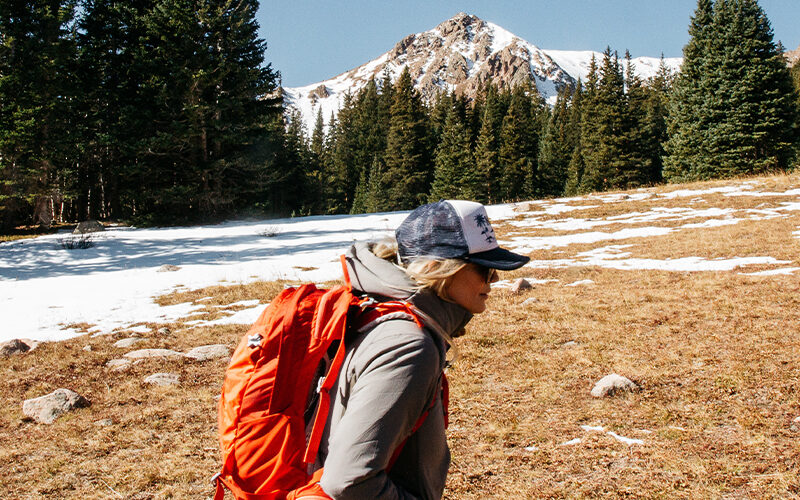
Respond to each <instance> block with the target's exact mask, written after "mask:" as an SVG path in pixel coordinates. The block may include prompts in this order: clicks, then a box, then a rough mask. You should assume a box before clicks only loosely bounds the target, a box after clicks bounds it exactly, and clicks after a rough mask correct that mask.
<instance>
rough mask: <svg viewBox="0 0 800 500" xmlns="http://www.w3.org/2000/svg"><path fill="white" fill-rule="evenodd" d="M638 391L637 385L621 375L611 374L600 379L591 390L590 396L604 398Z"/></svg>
mask: <svg viewBox="0 0 800 500" xmlns="http://www.w3.org/2000/svg"><path fill="white" fill-rule="evenodd" d="M636 389H638V387H637V385H636V384H634V383H633V382H631V381H630V380H629V379H627V378H625V377H623V376H622V375H617V374H616V373H612V374H611V375H606V376H605V377H603V378H601V379H600V380H599V381H598V382H597V383H596V384H595V385H594V388H593V389H592V396H594V397H596V398H602V397H605V396H613V395H614V394H616V393H617V392H621V391H633V390H636Z"/></svg>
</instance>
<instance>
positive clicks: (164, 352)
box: [124, 349, 183, 359]
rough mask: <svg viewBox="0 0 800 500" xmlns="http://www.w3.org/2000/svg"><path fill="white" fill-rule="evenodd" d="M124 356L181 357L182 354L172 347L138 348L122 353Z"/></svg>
mask: <svg viewBox="0 0 800 500" xmlns="http://www.w3.org/2000/svg"><path fill="white" fill-rule="evenodd" d="M124 357H125V358H127V359H145V358H182V357H183V354H182V353H180V352H177V351H173V350H172V349H139V350H138V351H131V352H129V353H127V354H124Z"/></svg>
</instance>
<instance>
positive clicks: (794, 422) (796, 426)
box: [789, 417, 800, 432]
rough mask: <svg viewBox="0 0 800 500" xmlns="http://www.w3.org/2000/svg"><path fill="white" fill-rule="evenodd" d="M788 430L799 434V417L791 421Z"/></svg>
mask: <svg viewBox="0 0 800 500" xmlns="http://www.w3.org/2000/svg"><path fill="white" fill-rule="evenodd" d="M789 430H791V431H792V432H800V417H797V418H795V419H794V420H792V426H791V427H789Z"/></svg>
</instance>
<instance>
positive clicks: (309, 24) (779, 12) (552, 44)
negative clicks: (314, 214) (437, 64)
mask: <svg viewBox="0 0 800 500" xmlns="http://www.w3.org/2000/svg"><path fill="white" fill-rule="evenodd" d="M759 4H760V5H761V7H762V8H763V9H764V11H765V12H766V13H767V17H769V19H770V21H771V23H772V29H773V31H774V34H775V40H776V41H777V40H781V41H782V42H783V44H784V45H785V46H786V48H788V49H795V48H797V47H798V45H800V24H799V23H798V20H800V0H760V1H759ZM696 6H697V0H560V1H552V0H551V1H544V0H494V1H488V2H487V1H483V2H480V1H466V0H465V1H450V0H426V1H423V0H402V1H401V0H347V1H345V0H327V1H322V0H289V1H287V0H284V1H280V2H276V1H266V0H262V1H261V8H260V10H259V13H258V21H259V24H260V25H261V30H260V34H261V37H262V38H264V39H265V40H266V41H267V47H268V48H267V54H266V58H267V61H268V62H271V63H272V67H273V68H274V69H277V70H278V71H280V72H281V75H282V78H283V85H284V86H286V87H299V86H303V85H308V84H311V83H316V82H318V81H322V80H326V79H328V78H331V77H333V76H336V75H338V74H339V73H343V72H345V71H347V70H350V69H352V68H355V67H357V66H359V65H361V64H363V63H365V62H367V61H369V60H371V59H374V58H376V57H378V56H379V55H381V54H383V53H384V52H386V51H388V50H389V49H391V48H392V47H393V46H394V44H395V43H397V42H399V41H400V40H401V39H402V38H403V37H405V36H406V35H409V34H412V33H419V32H421V31H427V30H429V29H431V28H433V27H435V26H436V25H437V24H439V23H441V22H442V21H444V20H446V19H449V18H450V17H452V16H454V15H456V14H457V13H459V12H466V13H468V14H474V15H476V16H478V17H480V18H481V19H484V20H485V21H491V22H493V23H495V24H498V25H500V26H501V27H503V28H505V29H506V30H508V31H510V32H512V33H514V34H515V35H517V36H519V37H521V38H524V39H525V40H527V41H529V42H531V43H533V44H534V45H536V46H538V47H539V48H542V49H559V50H596V51H602V50H604V49H605V47H606V46H607V45H608V46H611V48H612V49H614V50H617V51H619V52H620V53H621V52H624V51H625V49H628V50H630V51H631V54H632V55H633V56H634V57H639V56H653V57H658V56H660V55H661V54H662V53H663V54H664V55H665V56H666V57H680V56H681V55H682V52H681V51H682V49H683V46H684V45H685V44H686V42H687V41H688V39H689V35H688V33H687V30H688V26H689V19H690V17H691V16H692V14H693V12H694V9H695V7H696Z"/></svg>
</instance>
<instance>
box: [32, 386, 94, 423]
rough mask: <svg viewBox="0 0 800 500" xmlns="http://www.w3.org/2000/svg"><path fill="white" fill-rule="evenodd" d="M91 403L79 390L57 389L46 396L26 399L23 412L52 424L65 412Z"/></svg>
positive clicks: (42, 421)
mask: <svg viewBox="0 0 800 500" xmlns="http://www.w3.org/2000/svg"><path fill="white" fill-rule="evenodd" d="M90 404H91V403H90V402H89V401H88V400H87V399H86V398H84V397H83V396H81V395H80V394H78V393H77V392H74V391H71V390H69V389H56V390H55V391H53V392H51V393H50V394H47V395H45V396H41V397H38V398H33V399H28V400H25V401H24V402H23V403H22V413H24V414H25V415H26V416H28V417H30V418H32V419H33V420H35V421H37V422H39V423H40V424H52V423H53V422H55V420H56V419H57V418H58V417H60V416H61V415H63V414H64V413H66V412H68V411H70V410H74V409H75V408H85V407H87V406H89V405H90Z"/></svg>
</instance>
